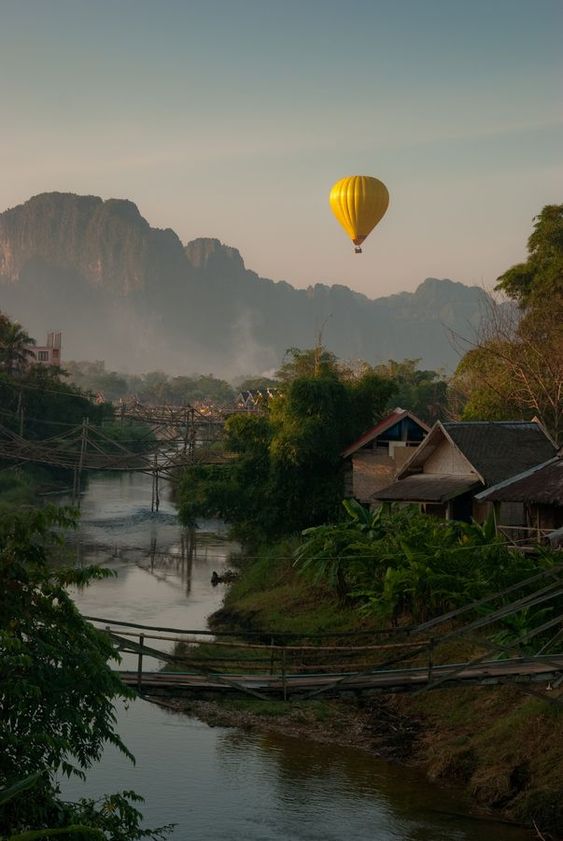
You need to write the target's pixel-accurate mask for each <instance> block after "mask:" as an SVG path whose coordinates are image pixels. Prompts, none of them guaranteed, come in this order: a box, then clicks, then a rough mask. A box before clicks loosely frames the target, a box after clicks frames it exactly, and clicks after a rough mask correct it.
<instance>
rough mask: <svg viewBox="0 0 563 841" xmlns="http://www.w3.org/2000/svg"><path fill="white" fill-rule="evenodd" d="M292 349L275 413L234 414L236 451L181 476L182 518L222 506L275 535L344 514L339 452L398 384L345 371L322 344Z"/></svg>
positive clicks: (229, 442)
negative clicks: (225, 460)
mask: <svg viewBox="0 0 563 841" xmlns="http://www.w3.org/2000/svg"><path fill="white" fill-rule="evenodd" d="M292 353H293V356H294V361H295V363H296V368H295V369H294V371H293V374H291V375H290V374H289V372H288V373H287V379H286V382H285V383H284V385H283V387H282V388H280V390H279V392H278V393H277V395H276V396H275V397H274V398H273V399H272V400H270V401H269V404H268V413H267V414H264V415H259V416H252V415H250V416H243V415H235V416H233V417H231V418H229V420H228V422H227V425H226V447H227V449H228V450H230V451H231V452H232V453H234V454H236V456H237V457H236V459H235V460H234V461H233V462H232V463H230V464H227V465H223V466H212V467H194V468H192V469H190V470H188V471H186V473H185V474H184V476H183V477H182V479H181V481H180V485H179V494H178V497H179V507H180V516H181V518H182V519H183V522H185V523H192V522H194V520H196V519H197V517H198V516H209V515H211V514H219V515H220V516H222V517H223V518H224V519H226V520H228V521H229V522H230V523H232V524H233V526H234V527H235V529H236V530H237V531H238V533H239V535H241V536H243V537H246V538H249V537H254V539H256V538H268V539H271V538H275V537H278V536H282V535H286V534H290V533H293V532H295V531H297V530H300V529H302V528H306V527H308V526H311V525H315V524H318V523H321V522H323V521H325V520H327V519H331V518H333V517H335V516H337V514H338V511H339V508H340V501H341V499H342V496H343V490H344V488H343V466H342V459H341V457H340V454H341V452H342V450H343V449H344V448H345V446H346V445H347V444H348V443H350V442H351V441H353V440H354V439H355V438H356V437H357V436H358V435H359V434H360V433H361V432H363V431H365V429H367V428H369V427H370V426H371V425H372V424H373V423H374V421H375V420H376V419H377V418H379V417H380V416H381V415H382V414H383V412H384V410H385V406H386V404H387V402H388V400H389V398H390V396H391V394H392V393H393V391H394V389H395V385H394V383H393V381H392V380H390V379H388V378H383V377H380V376H378V375H377V374H375V373H373V372H372V371H371V370H370V371H368V372H367V373H366V374H364V375H363V376H362V377H359V378H356V379H348V378H346V376H345V375H344V374H342V373H341V372H340V371H339V370H338V368H337V367H336V364H335V362H334V359H333V357H332V355H331V354H329V353H328V352H325V351H324V349H322V348H321V349H319V348H317V349H314V350H313V351H297V350H294V351H292ZM315 359H316V360H317V362H318V364H317V363H316V362H315ZM315 366H316V367H315ZM303 370H305V371H306V372H307V375H303V373H302V371H303ZM311 370H313V371H315V370H317V374H316V375H315V374H311V373H310V371H311Z"/></svg>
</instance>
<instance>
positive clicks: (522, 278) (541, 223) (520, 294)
mask: <svg viewBox="0 0 563 841" xmlns="http://www.w3.org/2000/svg"><path fill="white" fill-rule="evenodd" d="M534 221H535V224H534V230H533V232H532V234H531V235H530V238H529V239H528V255H529V256H528V259H527V260H526V262H525V263H518V264H517V265H515V266H512V268H510V269H508V270H507V271H506V272H505V273H504V274H503V275H501V276H500V277H499V278H498V283H497V286H496V289H498V290H500V291H501V292H504V293H505V294H506V295H508V297H509V298H512V299H513V300H515V301H517V302H518V304H519V305H520V306H521V307H522V308H524V309H526V308H528V307H531V306H532V307H535V306H537V305H540V306H541V303H542V302H545V301H546V300H552V299H553V298H554V297H556V298H560V297H561V296H563V204H548V205H546V206H545V207H544V208H543V210H542V212H541V213H540V214H539V216H536V217H535V220H534Z"/></svg>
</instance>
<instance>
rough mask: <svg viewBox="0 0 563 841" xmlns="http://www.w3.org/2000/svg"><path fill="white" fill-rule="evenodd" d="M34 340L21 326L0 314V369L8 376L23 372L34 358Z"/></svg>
mask: <svg viewBox="0 0 563 841" xmlns="http://www.w3.org/2000/svg"><path fill="white" fill-rule="evenodd" d="M34 344H35V339H32V338H31V337H30V336H29V335H28V334H27V333H26V331H25V330H24V329H23V327H22V326H21V324H18V322H17V321H10V319H9V318H7V316H5V315H2V314H0V368H1V369H2V370H3V371H4V372H6V373H7V374H11V375H14V374H17V373H19V372H21V371H22V370H23V369H24V368H25V367H26V365H27V364H28V363H29V361H30V359H33V358H34V353H33V350H32V345H34Z"/></svg>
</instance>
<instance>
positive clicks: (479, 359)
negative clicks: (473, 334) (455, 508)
mask: <svg viewBox="0 0 563 841" xmlns="http://www.w3.org/2000/svg"><path fill="white" fill-rule="evenodd" d="M528 247H529V251H530V257H529V258H528V261H527V263H525V264H520V265H519V266H515V267H513V268H512V269H509V271H508V272H506V273H505V274H504V275H502V277H501V278H500V279H499V285H498V287H497V288H499V289H501V290H503V291H505V292H506V293H507V294H509V295H510V296H511V297H513V298H514V299H515V300H516V301H518V303H519V305H520V310H517V309H516V308H515V307H513V306H512V307H511V306H507V305H506V304H496V303H494V302H491V306H490V309H489V312H488V313H487V314H486V318H485V319H484V320H483V324H482V327H481V331H480V335H479V336H478V337H477V338H476V339H475V340H471V341H469V340H462V341H463V343H464V344H465V347H466V348H467V353H466V354H465V356H464V357H463V359H462V360H461V362H460V364H459V365H458V368H457V370H456V372H455V375H454V378H453V380H452V389H451V393H452V398H453V400H454V401H455V399H456V398H457V399H458V401H459V402H460V403H461V404H462V407H461V410H460V416H461V417H462V418H463V419H467V420H474V419H479V420H501V419H506V420H510V419H523V420H530V419H532V418H533V417H534V416H537V417H538V418H539V419H540V421H541V422H542V423H543V424H544V426H545V427H546V428H547V429H548V431H549V432H550V433H551V435H552V436H553V437H554V439H555V440H556V441H560V439H561V435H562V427H563V339H562V333H561V325H562V324H563V205H559V206H555V205H553V206H548V207H545V208H544V209H543V211H542V213H541V214H540V215H539V216H538V217H537V222H536V225H535V231H534V233H533V234H532V236H531V237H530V239H529V242H528Z"/></svg>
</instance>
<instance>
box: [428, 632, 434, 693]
mask: <svg viewBox="0 0 563 841" xmlns="http://www.w3.org/2000/svg"><path fill="white" fill-rule="evenodd" d="M433 651H434V640H433V639H431V640H430V642H429V644H428V683H430V681H431V680H432V669H433V667H434V661H433Z"/></svg>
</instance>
